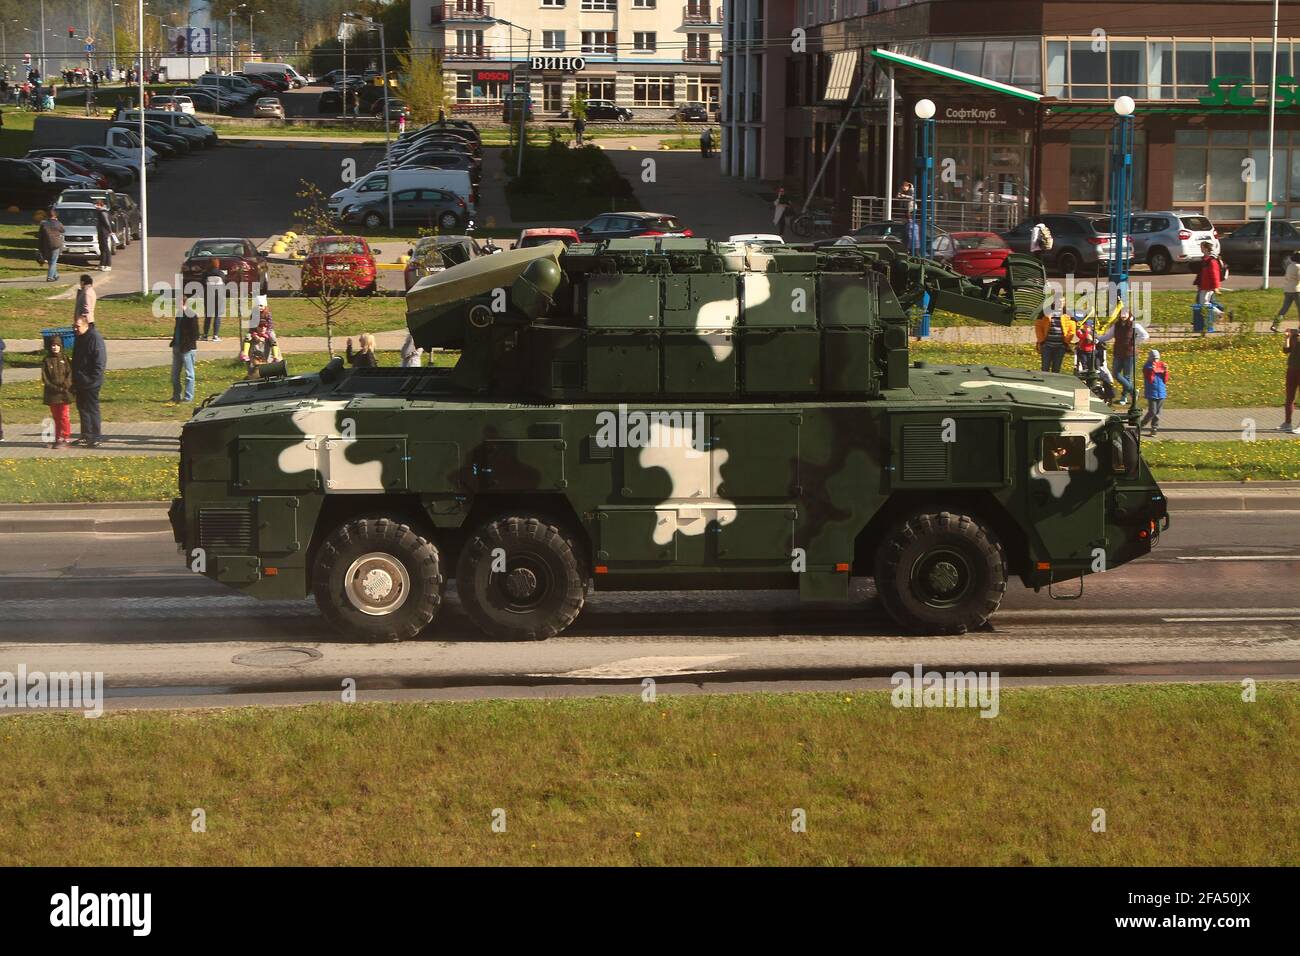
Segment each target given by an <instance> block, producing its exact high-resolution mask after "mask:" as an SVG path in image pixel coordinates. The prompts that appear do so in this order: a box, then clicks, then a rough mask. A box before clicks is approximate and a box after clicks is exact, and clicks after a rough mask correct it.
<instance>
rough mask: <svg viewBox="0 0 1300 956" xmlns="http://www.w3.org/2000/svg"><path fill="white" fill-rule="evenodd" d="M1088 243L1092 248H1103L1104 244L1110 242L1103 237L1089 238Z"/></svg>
mask: <svg viewBox="0 0 1300 956" xmlns="http://www.w3.org/2000/svg"><path fill="white" fill-rule="evenodd" d="M1088 241H1089V242H1091V243H1092V244H1093V245H1094V246H1104V245H1105V244H1106V243H1108V242H1110V240H1109V239H1107V238H1106V237H1105V236H1089V237H1088Z"/></svg>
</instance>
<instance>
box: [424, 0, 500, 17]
mask: <svg viewBox="0 0 1300 956" xmlns="http://www.w3.org/2000/svg"><path fill="white" fill-rule="evenodd" d="M493 7H494V4H493V3H491V2H489V0H447V3H445V4H444V5H443V7H442V11H443V18H444V19H446V20H448V21H452V20H495V19H496V13H495V11H494V9H493ZM435 9H437V8H435Z"/></svg>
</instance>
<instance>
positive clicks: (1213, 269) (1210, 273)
mask: <svg viewBox="0 0 1300 956" xmlns="http://www.w3.org/2000/svg"><path fill="white" fill-rule="evenodd" d="M1193 285H1195V286H1196V289H1197V291H1196V304H1197V305H1199V306H1200V307H1201V319H1202V320H1203V321H1205V320H1208V319H1209V318H1210V317H1209V316H1207V315H1206V314H1205V309H1206V308H1211V309H1214V310H1215V311H1216V312H1222V311H1223V309H1221V308H1220V307H1219V304H1218V303H1217V302H1215V301H1214V295H1215V293H1216V292H1218V291H1219V289H1220V288H1221V287H1222V286H1223V261H1222V260H1221V259H1220V258H1219V257H1218V256H1216V255H1215V254H1214V246H1212V245H1211V244H1210V243H1209V242H1202V243H1201V263H1200V265H1199V266H1197V269H1196V279H1195V280H1194V281H1193Z"/></svg>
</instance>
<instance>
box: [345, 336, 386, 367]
mask: <svg viewBox="0 0 1300 956" xmlns="http://www.w3.org/2000/svg"><path fill="white" fill-rule="evenodd" d="M359 344H360V349H359V350H358V351H357V352H353V351H352V340H351V339H348V364H349V365H351V366H352V367H353V368H375V367H376V366H378V365H379V359H378V357H376V355H375V337H374V336H373V335H372V334H370V333H369V332H362V333H361V339H360V343H359Z"/></svg>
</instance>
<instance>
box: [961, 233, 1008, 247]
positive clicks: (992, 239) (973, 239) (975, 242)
mask: <svg viewBox="0 0 1300 956" xmlns="http://www.w3.org/2000/svg"><path fill="white" fill-rule="evenodd" d="M956 240H957V248H958V249H1005V248H1006V247H1007V244H1006V243H1005V242H1003V241H1002V240H1001V239H1000V238H999V237H998V236H992V235H989V236H957V237H956Z"/></svg>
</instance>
